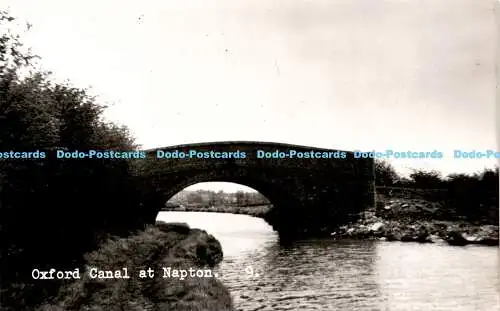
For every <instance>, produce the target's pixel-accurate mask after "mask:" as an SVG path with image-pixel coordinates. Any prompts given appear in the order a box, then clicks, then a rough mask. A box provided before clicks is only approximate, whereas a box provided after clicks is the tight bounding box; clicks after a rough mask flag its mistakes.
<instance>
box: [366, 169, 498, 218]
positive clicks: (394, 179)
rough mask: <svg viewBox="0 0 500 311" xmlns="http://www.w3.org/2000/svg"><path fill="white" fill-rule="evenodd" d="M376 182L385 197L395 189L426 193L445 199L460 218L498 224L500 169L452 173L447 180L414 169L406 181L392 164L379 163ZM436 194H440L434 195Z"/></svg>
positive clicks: (436, 173)
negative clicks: (415, 190) (419, 190)
mask: <svg viewBox="0 0 500 311" xmlns="http://www.w3.org/2000/svg"><path fill="white" fill-rule="evenodd" d="M375 183H376V185H377V186H378V191H379V192H381V193H384V194H390V193H393V191H395V190H391V187H403V188H407V189H409V190H411V189H421V190H425V192H426V193H427V198H444V199H443V200H444V201H445V203H446V205H447V208H449V209H451V210H453V211H454V214H456V215H458V216H462V217H465V218H466V219H469V220H474V221H482V222H487V223H492V224H498V202H499V201H498V190H499V169H498V167H496V168H494V169H485V170H484V171H483V172H481V173H475V174H451V175H448V176H446V177H443V176H441V174H440V173H438V172H436V171H425V170H413V171H412V173H410V175H409V178H404V177H401V176H399V175H398V174H397V173H396V171H395V170H394V168H393V167H392V166H391V165H390V164H389V163H388V162H385V161H378V160H377V161H375ZM385 187H388V188H385ZM435 191H439V192H440V194H439V195H434V192H435ZM443 191H444V192H443ZM443 194H445V195H444V196H443Z"/></svg>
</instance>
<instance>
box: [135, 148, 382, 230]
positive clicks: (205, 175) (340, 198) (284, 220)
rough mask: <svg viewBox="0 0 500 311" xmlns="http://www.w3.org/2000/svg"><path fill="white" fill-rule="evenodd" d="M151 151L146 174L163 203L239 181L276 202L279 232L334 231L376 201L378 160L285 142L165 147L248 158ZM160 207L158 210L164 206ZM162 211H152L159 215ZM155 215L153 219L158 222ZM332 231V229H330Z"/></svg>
mask: <svg viewBox="0 0 500 311" xmlns="http://www.w3.org/2000/svg"><path fill="white" fill-rule="evenodd" d="M157 150H160V149H152V150H148V151H147V159H146V162H145V165H144V166H143V172H142V176H143V177H144V178H145V181H146V182H147V184H148V186H149V187H151V188H152V189H153V192H155V193H156V194H157V195H159V196H160V197H162V200H163V202H162V205H163V206H164V204H165V202H167V200H168V199H170V198H171V197H172V196H174V195H175V194H176V193H178V192H179V191H181V190H183V189H185V188H186V187H189V186H191V185H194V184H197V183H201V182H211V181H215V182H217V181H218V182H233V183H238V184H242V185H245V186H248V187H250V188H253V189H255V190H256V191H258V192H260V193H261V194H262V195H263V196H265V197H266V198H267V199H268V200H269V201H271V203H272V204H273V206H274V208H273V213H271V214H270V215H269V218H268V219H266V221H267V222H268V223H270V224H271V225H272V226H273V227H274V228H275V230H277V231H278V232H290V231H299V232H303V231H311V232H312V231H317V230H321V231H328V227H332V226H334V225H335V224H338V223H339V222H345V221H348V220H351V219H350V218H352V217H351V216H353V215H359V214H360V212H361V211H362V210H363V209H364V208H365V207H366V206H368V205H372V204H373V203H374V202H373V201H374V192H373V191H374V187H373V186H374V185H373V183H374V175H373V174H374V173H373V160H372V159H355V158H354V156H353V154H352V153H350V152H346V151H338V150H330V149H319V148H313V147H305V146H294V145H287V144H279V143H262V142H218V143H217V142H216V143H203V144H191V145H182V146H174V147H167V148H161V150H162V151H163V152H174V151H177V152H184V153H189V152H190V150H195V151H196V152H210V151H217V152H236V151H239V152H241V153H245V155H246V156H245V157H244V158H227V159H211V158H181V159H180V158H168V159H165V158H161V159H160V158H157V157H156V152H157ZM290 150H295V151H297V152H311V151H313V152H317V151H320V152H328V153H333V152H344V153H345V155H346V157H344V158H328V159H317V158H308V159H304V158H300V159H299V158H293V159H290V158H288V159H287V158H278V159H277V158H272V159H261V158H259V157H258V156H257V152H258V151H260V152H275V151H279V152H285V153H289V152H290ZM160 207H161V205H157V206H156V208H157V209H158V208H160ZM158 211H159V210H152V211H151V213H152V215H156V214H157V213H158ZM154 218H155V217H153V221H154ZM325 228H326V229H325Z"/></svg>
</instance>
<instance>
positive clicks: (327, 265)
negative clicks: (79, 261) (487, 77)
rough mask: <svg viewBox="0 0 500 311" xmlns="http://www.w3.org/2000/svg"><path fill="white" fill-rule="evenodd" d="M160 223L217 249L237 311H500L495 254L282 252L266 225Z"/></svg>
mask: <svg viewBox="0 0 500 311" xmlns="http://www.w3.org/2000/svg"><path fill="white" fill-rule="evenodd" d="M158 219H160V220H163V221H185V222H187V223H188V224H190V225H191V226H192V227H195V228H202V229H205V230H207V231H208V232H209V233H211V234H213V235H214V236H215V237H216V238H217V239H218V240H219V241H220V242H221V244H222V246H223V249H224V261H223V262H222V263H221V265H220V267H219V268H218V270H219V274H220V275H221V276H220V278H221V279H222V281H223V282H224V283H225V284H226V286H227V287H228V288H229V289H230V290H231V293H232V294H233V297H234V300H235V304H236V306H237V309H238V310H263V311H265V310H329V311H330V310H381V311H382V310H384V311H386V310H389V311H405V310H425V311H432V310H454V311H455V310H459V311H460V310H471V311H472V310H480V311H482V310H484V311H490V310H497V309H499V308H498V306H499V301H498V294H499V293H498V284H497V280H498V278H497V264H498V255H499V252H498V249H496V248H488V247H465V248H460V247H450V246H445V245H434V244H432V245H428V244H425V245H422V244H413V243H410V244H408V243H406V244H403V243H397V242H391V243H384V242H373V241H330V240H308V241H298V242H294V243H292V244H290V245H287V246H280V245H279V244H278V237H277V235H276V233H275V232H273V231H272V229H271V227H270V226H269V225H267V224H266V223H265V222H264V221H263V220H262V219H258V218H252V217H249V216H244V215H231V214H210V213H186V212H164V213H160V215H159V217H158ZM248 267H251V268H252V269H251V270H249V269H247V268H248ZM246 269H247V270H246ZM249 272H253V273H254V275H253V276H251V275H250V273H249ZM256 274H258V275H256Z"/></svg>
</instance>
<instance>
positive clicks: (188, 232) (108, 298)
mask: <svg viewBox="0 0 500 311" xmlns="http://www.w3.org/2000/svg"><path fill="white" fill-rule="evenodd" d="M222 257H223V254H222V248H221V245H220V243H219V242H218V241H217V240H216V239H215V238H214V237H213V236H211V235H208V234H207V233H206V232H205V231H202V230H198V229H190V228H189V227H188V226H187V225H185V224H166V223H163V224H158V225H156V226H149V227H148V228H146V230H144V231H141V232H139V233H137V234H136V235H132V236H130V237H128V238H121V239H119V238H118V239H117V238H115V239H109V240H108V241H106V242H104V243H103V244H102V245H101V246H100V247H99V249H98V250H96V251H94V252H91V253H89V254H87V255H86V256H85V259H86V261H85V264H84V266H85V267H89V268H90V267H94V268H95V267H98V268H99V269H101V270H111V271H116V270H122V269H123V268H124V267H125V268H127V269H128V276H129V277H130V278H129V279H97V278H90V277H89V274H88V273H83V271H85V270H83V269H82V270H81V271H82V273H81V278H80V279H77V280H70V281H68V282H67V284H65V285H66V286H64V287H62V289H61V290H60V292H59V293H58V294H57V295H56V296H55V297H54V298H52V299H50V300H49V301H46V302H45V303H44V304H43V305H42V306H40V307H39V308H37V310H38V311H48V310H50V311H66V310H68V311H69V310H71V311H78V310H82V311H83V310H94V311H100V310H102V311H108V310H123V311H142V310H176V311H188V310H189V311H232V310H234V309H233V302H232V298H231V296H230V293H229V291H228V290H227V289H226V288H225V287H224V286H223V285H222V283H221V282H220V281H219V280H218V279H217V278H215V277H190V276H188V277H186V278H185V279H181V278H179V277H173V274H171V277H166V278H164V276H165V275H164V272H163V268H168V267H170V268H173V269H179V270H187V269H189V268H193V269H197V270H201V269H203V270H204V271H206V270H207V269H211V268H213V267H214V266H215V265H216V264H218V263H219V262H220V261H221V260H222ZM148 268H151V269H153V271H154V272H155V274H154V276H153V277H152V278H150V277H145V278H140V277H139V271H140V270H147V269H148ZM212 275H213V274H212ZM40 282H48V281H47V280H41V281H40Z"/></svg>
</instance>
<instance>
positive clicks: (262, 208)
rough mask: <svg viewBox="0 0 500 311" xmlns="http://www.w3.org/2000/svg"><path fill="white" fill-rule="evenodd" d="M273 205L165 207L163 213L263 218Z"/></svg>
mask: <svg viewBox="0 0 500 311" xmlns="http://www.w3.org/2000/svg"><path fill="white" fill-rule="evenodd" d="M272 208H273V207H272V205H256V206H214V207H197V206H183V207H177V208H176V207H165V208H164V209H162V212H168V211H172V212H209V213H229V214H242V215H249V216H253V217H260V218H263V217H264V215H266V214H267V213H268V212H269V211H270V210H271V209H272Z"/></svg>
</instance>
